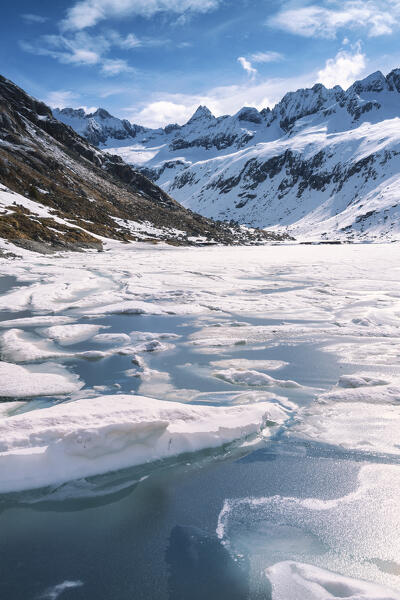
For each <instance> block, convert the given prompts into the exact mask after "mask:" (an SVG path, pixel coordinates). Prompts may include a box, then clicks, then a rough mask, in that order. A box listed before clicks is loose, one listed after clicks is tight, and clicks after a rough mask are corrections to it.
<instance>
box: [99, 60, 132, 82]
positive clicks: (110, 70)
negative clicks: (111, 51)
mask: <svg viewBox="0 0 400 600" xmlns="http://www.w3.org/2000/svg"><path fill="white" fill-rule="evenodd" d="M133 71H134V69H132V67H130V66H129V65H128V63H127V62H126V60H122V59H120V58H116V59H112V58H109V59H105V60H104V61H103V64H102V66H101V72H102V73H103V75H107V77H113V76H114V75H119V74H120V73H129V72H133Z"/></svg>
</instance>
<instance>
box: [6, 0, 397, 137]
mask: <svg viewBox="0 0 400 600" xmlns="http://www.w3.org/2000/svg"><path fill="white" fill-rule="evenodd" d="M0 27H1V36H0V73H1V74H3V75H4V76H6V77H8V78H10V79H12V80H13V81H15V82H16V83H17V84H18V85H20V86H21V87H23V88H24V89H26V90H27V91H28V92H29V93H31V94H33V95H34V96H36V97H38V98H40V99H43V100H45V101H46V102H47V103H49V104H50V105H51V106H60V107H64V106H73V107H80V106H84V107H85V108H86V109H87V110H91V109H92V108H95V107H98V106H102V107H104V108H106V109H107V110H109V111H110V112H111V113H112V114H114V115H116V116H119V117H123V118H128V119H130V120H131V121H133V122H136V123H141V124H144V125H148V126H159V125H165V124H167V123H170V122H178V123H184V122H185V121H186V120H187V119H188V118H189V117H190V115H191V114H192V113H193V112H194V110H195V109H196V107H197V106H198V105H199V104H206V105H207V106H208V107H209V108H210V109H211V110H212V111H213V112H214V114H216V115H221V114H227V113H230V114H232V113H235V112H236V111H237V110H239V108H241V107H242V106H245V105H247V106H256V107H257V108H259V109H260V108H263V107H265V106H273V105H274V104H275V102H277V101H279V99H280V98H281V97H282V96H283V95H284V94H285V92H287V91H291V90H295V89H298V88H299V87H306V86H311V85H313V84H314V83H315V82H317V81H321V82H322V83H324V84H325V85H327V86H333V85H335V84H339V85H342V86H343V87H346V86H348V85H350V84H351V83H352V82H353V81H354V80H355V79H358V78H361V77H363V76H365V75H367V74H368V73H370V72H372V71H375V70H378V69H380V70H382V71H383V72H384V73H385V74H386V73H387V72H388V71H390V70H391V69H392V68H394V67H400V41H399V40H400V38H399V32H400V0H342V1H338V0H324V1H318V0H315V1H312V0H311V1H306V0H292V1H282V0H57V1H56V2H55V1H54V0H41V2H40V3H39V2H32V0H29V1H28V0H15V1H14V2H8V3H6V4H4V6H3V7H2V19H1V26H0Z"/></svg>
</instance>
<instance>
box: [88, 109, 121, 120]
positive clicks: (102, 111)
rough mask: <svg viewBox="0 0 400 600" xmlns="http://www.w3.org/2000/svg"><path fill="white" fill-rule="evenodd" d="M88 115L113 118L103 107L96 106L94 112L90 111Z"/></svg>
mask: <svg viewBox="0 0 400 600" xmlns="http://www.w3.org/2000/svg"><path fill="white" fill-rule="evenodd" d="M89 117H98V118H99V119H115V117H113V116H112V115H110V113H109V112H108V111H107V110H106V109H105V108H98V109H97V110H96V111H95V112H94V113H91V114H90V115H89Z"/></svg>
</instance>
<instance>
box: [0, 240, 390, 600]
mask: <svg viewBox="0 0 400 600" xmlns="http://www.w3.org/2000/svg"><path fill="white" fill-rule="evenodd" d="M0 344H1V361H0V564H1V576H0V587H1V597H4V598H7V599H10V600H11V599H12V600H30V599H32V600H34V599H37V598H48V599H50V600H51V599H53V598H54V599H55V598H58V597H61V599H62V600H64V598H65V599H67V598H68V599H71V600H74V599H76V600H80V599H82V600H83V599H84V600H103V599H104V600H110V598H116V599H118V600H132V599H133V598H134V599H135V600H137V599H149V598H157V599H164V598H165V599H170V600H187V599H188V598H190V599H194V600H197V599H199V600H200V599H204V598H208V599H209V600H214V599H215V600H217V599H218V600H221V599H222V600H223V599H225V598H226V599H229V600H232V599H236V598H237V599H247V598H248V599H250V600H253V599H255V600H258V599H271V600H314V599H315V600H327V599H331V598H349V599H353V600H356V599H357V600H358V599H366V600H377V599H386V600H390V599H400V542H399V540H400V516H399V511H398V497H399V494H400V469H399V459H400V434H399V431H400V413H399V402H400V371H399V362H400V247H399V246H397V245H394V244H386V245H354V246H353V245H351V246H290V245H288V246H280V247H278V246H276V247H274V246H269V247H257V248H201V249H199V248H197V249H184V248H168V247H162V246H155V247H153V248H149V247H148V246H145V245H138V246H126V247H122V249H121V246H120V245H117V244H115V245H113V246H109V249H108V250H107V251H106V252H103V253H95V252H93V253H88V254H73V255H60V256H57V257H55V256H48V255H46V256H41V255H34V254H30V253H28V252H26V253H25V254H24V257H23V258H22V259H16V260H3V261H2V262H1V263H0ZM148 398H152V399H155V400H147V399H148Z"/></svg>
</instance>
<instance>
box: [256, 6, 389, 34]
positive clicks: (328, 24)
mask: <svg viewBox="0 0 400 600" xmlns="http://www.w3.org/2000/svg"><path fill="white" fill-rule="evenodd" d="M329 6H330V7H332V6H333V7H335V8H326V7H324V6H317V5H315V4H313V5H310V6H303V7H300V8H296V9H284V10H282V11H280V12H279V13H277V14H276V15H274V16H272V17H270V18H269V19H268V21H267V24H268V25H269V26H271V27H275V28H278V29H282V30H284V31H288V32H289V33H294V34H297V35H301V36H304V37H319V38H328V39H329V38H335V37H336V33H337V31H338V30H339V29H342V28H348V29H353V28H362V27H364V28H366V29H367V31H368V35H369V36H370V37H376V36H380V35H387V34H391V33H393V30H394V28H395V26H396V25H397V24H398V20H399V17H400V14H399V3H398V2H397V1H396V0H395V1H391V0H380V1H375V0H367V1H364V0H347V1H344V2H338V1H337V0H333V1H331V2H329Z"/></svg>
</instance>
